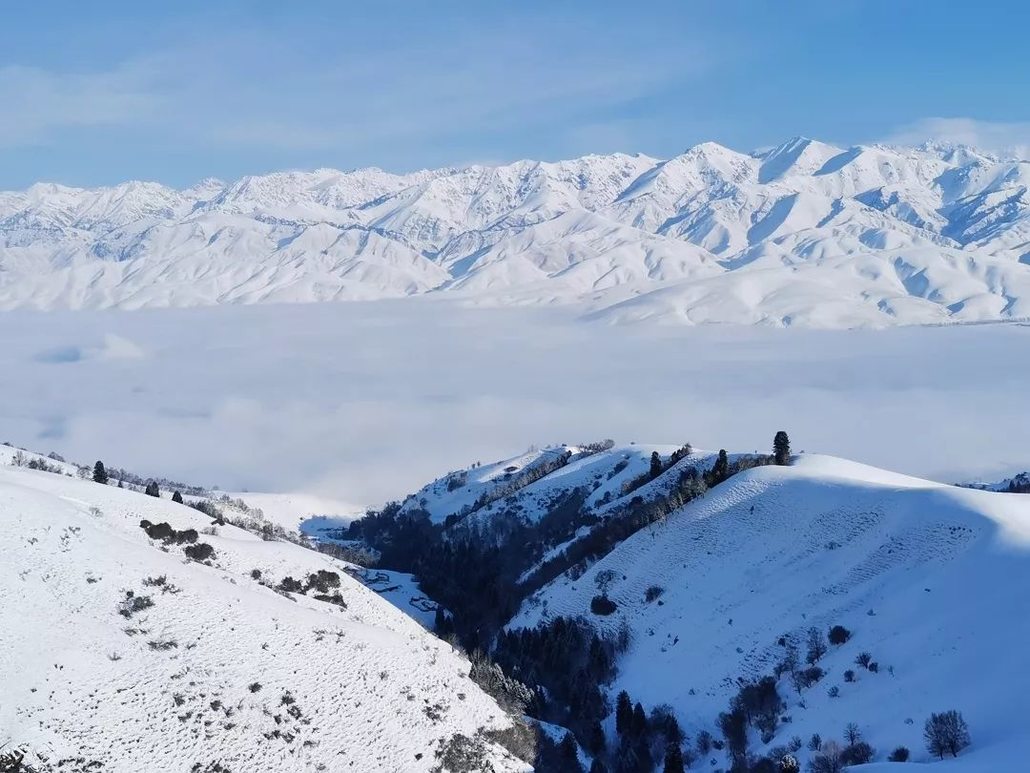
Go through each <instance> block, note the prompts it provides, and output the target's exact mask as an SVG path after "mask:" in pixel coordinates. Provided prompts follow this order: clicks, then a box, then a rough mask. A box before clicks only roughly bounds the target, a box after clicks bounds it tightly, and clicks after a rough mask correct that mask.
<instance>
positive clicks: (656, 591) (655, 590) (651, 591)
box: [644, 585, 665, 604]
mask: <svg viewBox="0 0 1030 773" xmlns="http://www.w3.org/2000/svg"><path fill="white" fill-rule="evenodd" d="M663 593H665V588H663V587H662V586H661V585H652V586H651V587H650V588H648V589H647V590H646V591H644V601H646V602H647V603H648V604H650V603H651V602H652V601H655V600H657V599H658V597H659V596H661V595H662V594H663Z"/></svg>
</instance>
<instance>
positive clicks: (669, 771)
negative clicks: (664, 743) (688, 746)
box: [662, 743, 685, 773]
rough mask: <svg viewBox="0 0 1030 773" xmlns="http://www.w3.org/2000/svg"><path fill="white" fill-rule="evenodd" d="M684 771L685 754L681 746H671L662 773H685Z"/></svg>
mask: <svg viewBox="0 0 1030 773" xmlns="http://www.w3.org/2000/svg"><path fill="white" fill-rule="evenodd" d="M684 771H685V768H684V767H683V752H682V751H680V745H679V744H678V743H671V744H669V746H668V748H666V750H665V765H664V766H663V767H662V773H684Z"/></svg>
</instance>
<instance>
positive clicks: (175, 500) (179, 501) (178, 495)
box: [172, 491, 182, 505]
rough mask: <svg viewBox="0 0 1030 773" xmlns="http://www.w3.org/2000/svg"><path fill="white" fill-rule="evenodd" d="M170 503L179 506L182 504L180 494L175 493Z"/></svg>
mask: <svg viewBox="0 0 1030 773" xmlns="http://www.w3.org/2000/svg"><path fill="white" fill-rule="evenodd" d="M172 501H173V502H175V503H177V504H180V505H181V504H182V494H180V493H179V492H178V491H176V492H175V493H174V494H172Z"/></svg>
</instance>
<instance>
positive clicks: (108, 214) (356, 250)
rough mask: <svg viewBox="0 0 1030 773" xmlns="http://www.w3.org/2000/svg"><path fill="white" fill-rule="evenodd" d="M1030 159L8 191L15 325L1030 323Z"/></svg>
mask: <svg viewBox="0 0 1030 773" xmlns="http://www.w3.org/2000/svg"><path fill="white" fill-rule="evenodd" d="M1028 182H1030V163H1028V162H1026V161H1021V160H1016V159H1009V158H1004V157H998V156H995V155H991V154H988V153H983V152H979V151H977V150H975V149H972V148H966V147H956V146H947V145H939V144H938V145H934V144H926V145H923V146H920V147H918V148H909V147H895V146H879V145H876V146H856V147H852V148H842V147H835V146H832V145H828V144H825V143H820V142H817V141H814V140H809V139H805V138H793V139H790V140H788V141H787V142H785V143H783V144H782V145H780V146H779V147H776V148H774V149H772V150H768V151H764V152H753V153H739V152H736V151H733V150H730V149H728V148H725V147H722V146H720V145H717V144H715V143H710V142H709V143H703V144H701V145H698V146H695V147H693V148H690V149H688V150H687V151H685V152H684V153H683V154H681V155H679V156H676V157H675V158H672V159H667V160H658V159H653V158H649V157H647V156H643V155H639V154H638V155H625V154H612V155H600V156H599V155H591V156H585V157H583V158H579V159H573V160H570V161H560V162H538V161H519V162H516V163H512V164H507V165H502V166H495V167H488V166H473V167H467V168H460V169H453V168H445V169H438V170H430V171H422V172H416V173H413V174H406V175H397V174H391V173H388V172H384V171H382V170H379V169H361V170H356V171H352V172H339V171H336V170H330V169H320V170H316V171H313V172H288V173H275V174H269V175H264V176H252V177H246V178H243V179H241V180H238V181H235V182H232V183H228V184H226V183H221V182H219V181H216V180H205V181H203V182H202V183H200V184H198V185H196V186H193V187H192V188H189V189H186V190H182V191H179V190H173V189H170V188H167V187H165V186H162V185H158V184H156V183H143V182H127V183H124V184H121V185H118V186H115V187H111V188H100V189H79V188H70V187H66V186H61V185H54V184H37V185H34V186H32V187H31V188H29V189H28V190H25V191H19V192H6V193H0V309H13V308H41V309H56V308H62V309H65V308H71V309H79V308H110V307H116V308H126V309H135V308H141V307H155V306H194V305H206V304H217V303H258V302H317V301H335V300H357V299H372V298H396V297H405V296H410V295H418V294H427V293H443V292H446V293H453V294H457V295H459V296H460V297H461V298H463V299H465V300H467V301H468V302H474V303H482V304H495V305H496V304H545V303H548V304H549V303H585V304H586V305H587V307H588V309H589V311H590V313H591V314H592V315H593V316H594V317H596V318H600V319H604V320H606V321H611V322H635V321H641V320H653V321H660V322H673V323H681V324H682V323H685V324H699V323H706V322H733V323H744V324H764V325H807V326H813V327H851V326H884V325H892V324H913V323H916V324H922V323H942V322H968V321H983V320H997V319H1012V318H1025V317H1030V195H1028V193H1027V185H1028Z"/></svg>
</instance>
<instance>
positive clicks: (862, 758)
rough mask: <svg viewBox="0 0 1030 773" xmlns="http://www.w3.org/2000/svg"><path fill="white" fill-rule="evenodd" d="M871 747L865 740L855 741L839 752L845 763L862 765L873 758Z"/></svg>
mask: <svg viewBox="0 0 1030 773" xmlns="http://www.w3.org/2000/svg"><path fill="white" fill-rule="evenodd" d="M873 754H874V752H873V747H872V746H870V745H869V744H867V743H866V742H865V741H857V742H856V743H853V744H851V745H850V746H848V747H847V748H846V749H844V751H842V752H841V753H840V757H841V761H842V762H843V763H844V764H845V765H864V764H865V763H867V762H869V761H870V760H872V759H873Z"/></svg>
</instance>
